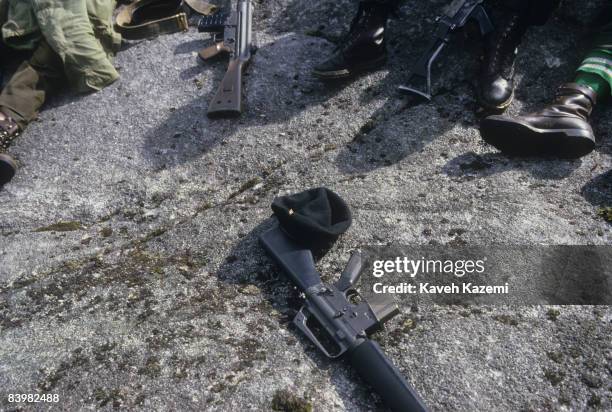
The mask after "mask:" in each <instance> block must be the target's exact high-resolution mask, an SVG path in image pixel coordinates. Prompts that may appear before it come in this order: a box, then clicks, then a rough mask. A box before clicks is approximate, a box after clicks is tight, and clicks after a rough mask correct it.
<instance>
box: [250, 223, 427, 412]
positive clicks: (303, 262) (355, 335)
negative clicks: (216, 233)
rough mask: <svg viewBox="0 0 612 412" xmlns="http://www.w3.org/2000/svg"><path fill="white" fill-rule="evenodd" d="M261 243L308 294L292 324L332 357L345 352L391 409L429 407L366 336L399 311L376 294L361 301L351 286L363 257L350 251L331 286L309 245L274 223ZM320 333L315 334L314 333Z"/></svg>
mask: <svg viewBox="0 0 612 412" xmlns="http://www.w3.org/2000/svg"><path fill="white" fill-rule="evenodd" d="M260 241H261V243H262V244H263V247H264V248H265V249H266V251H267V252H268V253H269V254H270V255H271V256H272V258H273V259H274V260H275V261H276V263H277V264H278V265H279V266H280V267H282V269H283V270H284V272H285V273H286V275H287V277H288V278H289V279H290V280H291V281H292V282H293V283H294V284H295V285H296V286H297V287H298V288H299V290H300V291H301V292H302V293H304V295H305V296H306V301H305V303H304V306H303V307H302V309H301V310H300V311H299V312H298V314H297V315H296V317H295V318H294V321H293V322H294V324H295V325H296V326H297V327H298V328H299V329H300V330H301V331H302V332H303V333H304V334H305V335H306V336H307V337H308V338H309V339H310V340H311V341H312V342H313V343H314V344H315V345H316V346H317V347H318V348H319V349H320V350H321V351H322V352H323V353H324V354H325V355H326V356H327V357H328V358H330V359H336V358H339V357H340V356H342V355H346V356H347V357H348V359H349V361H350V363H351V364H352V365H353V367H354V368H355V369H356V370H357V371H358V372H359V374H360V375H361V377H362V378H363V379H364V380H365V381H366V382H368V383H369V384H370V385H371V386H372V387H373V388H374V390H375V391H376V392H377V393H378V394H379V395H380V396H381V398H382V399H383V401H384V403H385V404H386V405H387V406H388V407H389V408H390V409H391V410H393V411H402V412H422V411H427V408H426V407H425V405H424V403H423V401H422V400H421V399H420V397H419V396H418V394H417V393H416V392H415V390H414V389H413V388H412V387H411V386H410V385H409V384H408V382H406V380H405V379H404V378H403V376H402V375H401V373H400V371H399V370H398V369H397V368H396V367H395V366H394V365H393V363H391V361H390V360H389V359H388V358H387V356H386V355H385V354H384V352H383V351H382V350H381V348H380V346H379V345H378V344H377V343H376V342H375V341H373V340H371V339H369V338H368V336H369V335H370V334H372V333H373V332H375V331H377V330H379V329H381V328H382V327H383V324H384V322H386V321H387V320H389V319H390V318H392V317H393V316H395V315H396V314H397V313H398V312H399V310H398V308H397V306H396V305H395V303H394V301H393V299H392V298H390V297H388V296H385V295H377V296H376V297H375V298H374V299H372V300H370V302H365V301H361V302H359V301H358V300H359V299H360V296H359V294H358V292H357V290H356V289H355V284H356V282H357V280H358V279H359V277H360V274H361V266H362V260H361V255H360V254H359V253H354V254H353V255H352V256H351V258H350V259H349V262H348V264H347V266H346V268H345V270H344V271H343V273H342V275H341V276H340V279H339V280H338V282H336V284H334V285H325V284H323V283H322V281H321V276H320V275H319V273H318V272H317V269H316V267H315V263H314V258H313V254H312V252H311V250H310V249H308V248H305V247H304V246H302V245H300V244H298V243H297V242H296V241H294V240H292V238H290V237H289V236H288V235H287V234H286V233H285V232H284V231H283V230H282V229H281V228H280V227H279V226H278V225H277V226H276V227H275V228H272V229H270V230H269V231H267V232H265V233H263V234H262V235H261V236H260ZM317 335H318V336H317Z"/></svg>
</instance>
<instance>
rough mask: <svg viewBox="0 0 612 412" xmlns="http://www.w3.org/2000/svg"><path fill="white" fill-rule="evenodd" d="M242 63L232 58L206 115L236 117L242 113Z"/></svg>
mask: <svg viewBox="0 0 612 412" xmlns="http://www.w3.org/2000/svg"><path fill="white" fill-rule="evenodd" d="M243 67H244V63H243V62H242V61H241V60H239V59H236V60H232V61H230V64H229V66H228V68H227V72H225V76H223V80H222V81H221V84H220V85H219V88H218V89H217V93H215V96H214V97H213V99H212V100H211V102H210V105H209V106H208V117H210V118H217V117H236V116H240V113H242V69H243Z"/></svg>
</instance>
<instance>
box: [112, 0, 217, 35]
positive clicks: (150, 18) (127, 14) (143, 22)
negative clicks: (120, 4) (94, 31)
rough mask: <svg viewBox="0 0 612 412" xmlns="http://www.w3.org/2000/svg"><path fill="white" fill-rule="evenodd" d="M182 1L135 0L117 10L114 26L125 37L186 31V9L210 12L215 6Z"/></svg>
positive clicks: (201, 12)
mask: <svg viewBox="0 0 612 412" xmlns="http://www.w3.org/2000/svg"><path fill="white" fill-rule="evenodd" d="M185 3H187V4H186V5H184V4H183V1H181V0H171V1H164V0H137V1H135V2H133V3H131V4H128V5H127V6H125V7H124V8H123V9H121V10H120V11H119V13H118V14H117V17H116V18H115V30H117V32H119V33H120V34H121V35H122V36H123V38H125V39H127V40H141V39H148V38H152V37H156V36H158V35H160V34H171V33H177V32H181V31H186V30H187V28H188V21H187V11H188V10H194V11H196V12H197V13H200V14H211V13H213V12H214V11H215V10H216V6H213V5H211V4H208V3H205V2H203V1H195V0H191V1H186V2H185ZM194 6H195V7H194ZM187 7H189V9H187Z"/></svg>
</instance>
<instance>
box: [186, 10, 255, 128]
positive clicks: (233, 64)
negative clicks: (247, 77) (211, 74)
mask: <svg viewBox="0 0 612 412" xmlns="http://www.w3.org/2000/svg"><path fill="white" fill-rule="evenodd" d="M252 18H253V17H252V4H251V0H237V3H236V9H235V10H234V11H232V12H230V13H229V14H226V13H220V14H218V15H214V16H206V17H204V18H202V20H200V23H199V25H198V30H199V31H200V32H204V33H211V34H212V36H213V40H215V41H216V39H217V36H218V35H220V34H223V41H220V42H216V43H215V44H213V45H212V46H210V47H207V48H205V49H203V50H201V51H200V52H199V53H198V55H199V56H200V58H201V59H203V60H208V59H211V58H213V57H215V56H216V55H218V54H219V53H222V52H227V53H228V54H229V57H230V63H229V66H228V68H227V72H226V73H225V75H224V76H223V80H222V81H221V84H220V85H219V88H218V89H217V92H216V94H215V96H214V97H213V99H212V100H211V102H210V105H209V106H208V113H207V114H208V117H210V118H218V117H236V116H239V115H240V114H241V113H242V71H243V70H244V68H245V67H246V64H247V62H248V61H249V60H250V58H251V49H252V44H251V23H252Z"/></svg>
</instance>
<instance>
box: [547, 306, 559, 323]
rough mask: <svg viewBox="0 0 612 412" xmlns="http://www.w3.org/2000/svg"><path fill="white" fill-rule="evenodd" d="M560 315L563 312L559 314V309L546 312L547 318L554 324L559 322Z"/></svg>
mask: <svg viewBox="0 0 612 412" xmlns="http://www.w3.org/2000/svg"><path fill="white" fill-rule="evenodd" d="M560 314H561V312H559V310H557V309H548V312H546V317H547V318H548V320H551V321H553V322H554V321H556V320H557V318H558V317H559V315H560Z"/></svg>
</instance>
